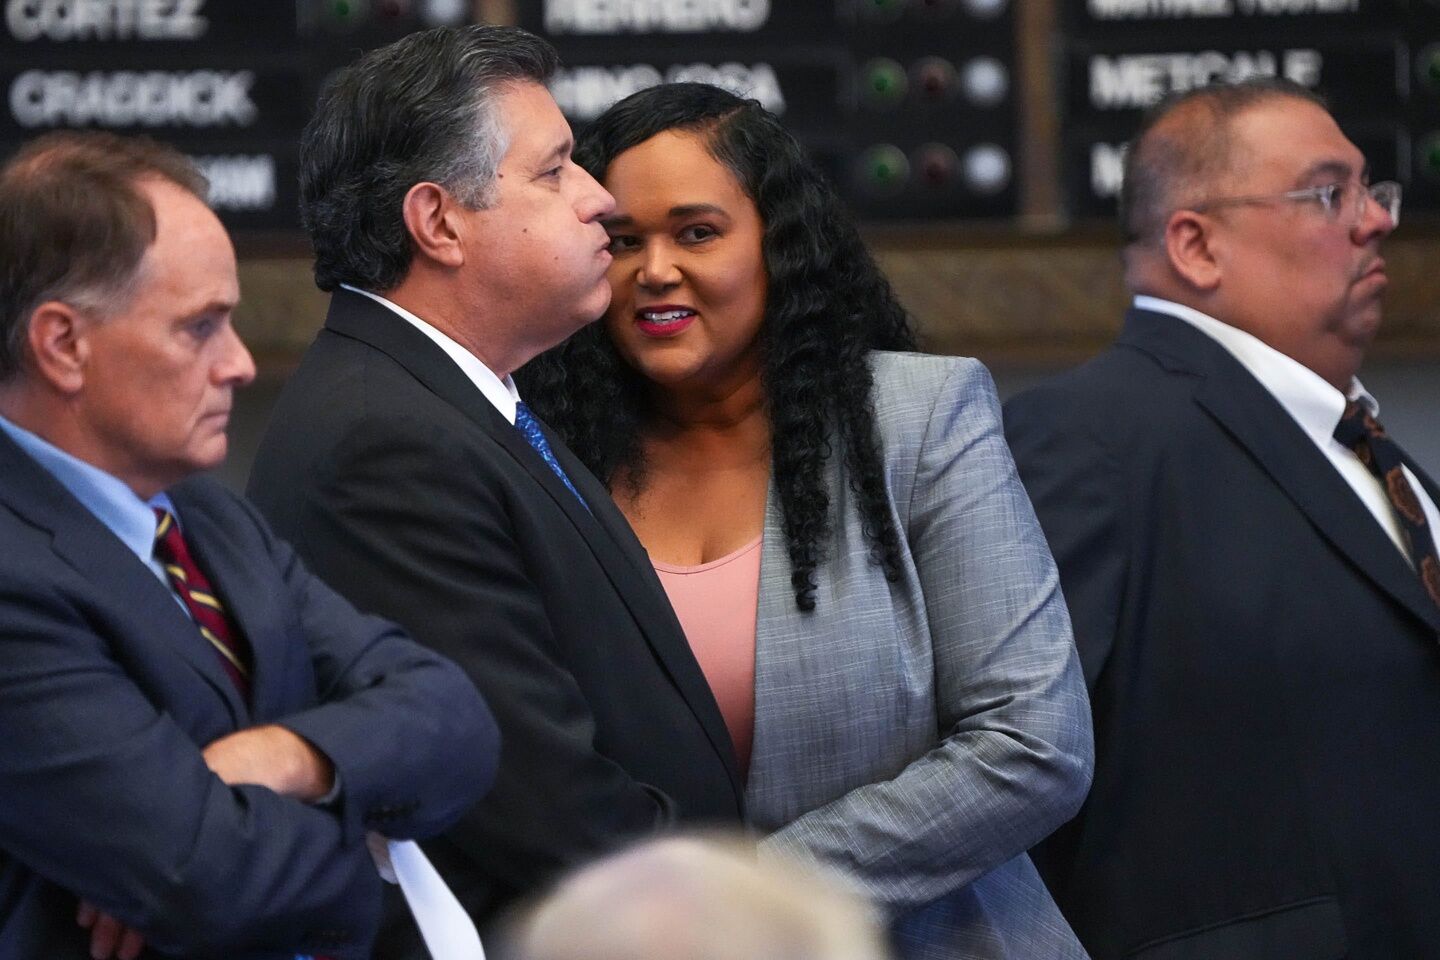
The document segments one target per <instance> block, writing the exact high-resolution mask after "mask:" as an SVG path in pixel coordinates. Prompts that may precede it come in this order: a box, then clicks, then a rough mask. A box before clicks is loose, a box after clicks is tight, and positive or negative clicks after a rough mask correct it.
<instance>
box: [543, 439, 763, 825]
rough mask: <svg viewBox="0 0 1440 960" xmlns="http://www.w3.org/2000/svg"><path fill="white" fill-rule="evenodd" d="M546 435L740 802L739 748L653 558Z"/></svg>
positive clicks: (610, 571) (601, 489)
mask: <svg viewBox="0 0 1440 960" xmlns="http://www.w3.org/2000/svg"><path fill="white" fill-rule="evenodd" d="M545 433H546V436H547V437H548V438H549V440H550V445H551V447H552V448H553V449H554V452H555V456H556V458H557V459H558V460H559V461H560V465H561V467H563V468H564V470H565V472H566V474H567V475H568V476H569V477H570V481H571V482H572V483H574V484H575V488H576V489H577V490H579V491H580V495H581V496H582V497H584V498H585V502H586V503H588V504H590V506H591V509H592V510H593V511H594V514H595V516H594V522H595V523H596V524H597V525H598V526H600V527H601V528H603V530H604V536H602V537H599V538H589V537H587V542H588V543H589V545H590V549H591V550H592V551H593V552H594V554H595V559H596V560H597V561H599V563H600V566H601V569H603V570H604V571H605V576H606V577H608V578H609V580H610V583H611V584H612V585H613V586H614V587H615V591H616V593H618V594H619V595H620V599H621V601H622V602H624V604H625V606H626V607H627V608H628V609H629V610H630V613H631V615H632V616H633V617H634V618H635V621H636V622H637V623H641V624H644V623H654V624H664V625H665V627H664V629H661V630H656V631H649V630H647V631H645V635H646V638H647V639H648V640H649V642H650V648H651V649H652V650H654V651H655V655H656V656H657V657H658V658H659V660H660V663H661V664H662V665H663V666H664V667H665V671H666V673H668V674H669V675H670V679H671V681H672V682H673V683H674V684H675V686H676V688H677V689H678V690H679V691H680V693H681V695H682V696H683V697H684V699H685V702H686V703H687V704H688V705H689V706H690V710H691V712H692V713H693V714H694V715H695V719H696V720H697V721H698V722H699V723H700V726H701V727H702V728H703V729H704V730H705V736H706V737H707V738H708V739H709V740H710V744H711V746H713V747H714V748H715V752H716V754H717V755H718V756H719V757H720V759H721V761H722V762H723V763H724V764H725V771H726V773H727V774H728V776H729V777H730V784H731V787H732V788H733V789H734V790H735V798H736V800H737V801H739V800H740V798H741V796H742V794H743V791H744V788H743V786H742V785H741V778H740V770H739V767H738V766H736V763H735V748H734V745H733V743H732V742H731V740H730V731H729V728H727V727H726V726H725V718H724V717H723V716H722V715H721V713H720V707H719V705H718V704H716V702H715V696H714V694H713V693H711V691H710V684H709V683H708V682H707V681H706V679H705V675H704V673H702V672H701V670H700V665H699V663H698V662H697V661H696V660H695V655H694V654H693V653H692V652H691V650H690V646H689V643H688V642H687V641H686V640H685V630H684V628H683V627H681V626H680V621H679V620H678V619H677V618H676V616H675V611H674V610H673V609H672V608H671V607H670V603H669V601H668V599H667V598H666V596H665V588H664V587H663V586H661V584H660V580H659V578H658V577H657V576H656V575H655V568H654V567H653V566H651V564H650V559H649V555H648V554H647V553H646V552H645V548H644V547H643V546H642V545H641V544H640V541H639V540H638V539H636V537H635V532H634V531H633V530H631V529H630V524H629V523H628V522H627V521H626V520H625V517H624V515H622V514H621V513H620V510H619V508H617V507H616V506H615V503H614V501H613V500H612V499H611V498H610V492H609V491H608V490H607V489H605V486H604V485H603V484H601V483H600V481H599V480H598V479H596V478H595V476H594V475H593V474H592V473H590V471H589V470H587V469H586V468H585V466H584V464H582V463H581V462H580V461H579V460H578V459H576V457H575V455H574V454H573V453H571V452H570V449H569V448H568V447H566V446H565V444H564V443H562V442H560V441H559V440H558V439H557V438H556V437H554V436H552V435H551V434H550V431H549V429H548V428H547V429H546V431H545ZM547 472H548V470H547ZM566 495H567V496H570V499H571V500H574V499H575V498H574V496H573V495H570V493H569V491H568V490H567V491H566Z"/></svg>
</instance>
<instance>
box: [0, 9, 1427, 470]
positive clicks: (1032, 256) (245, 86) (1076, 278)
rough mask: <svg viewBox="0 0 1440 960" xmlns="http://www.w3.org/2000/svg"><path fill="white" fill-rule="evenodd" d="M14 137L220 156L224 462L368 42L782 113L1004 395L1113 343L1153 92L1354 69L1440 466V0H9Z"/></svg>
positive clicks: (931, 311)
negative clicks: (518, 63) (1123, 210)
mask: <svg viewBox="0 0 1440 960" xmlns="http://www.w3.org/2000/svg"><path fill="white" fill-rule="evenodd" d="M0 7H3V19H0V88H3V89H4V91H5V94H6V97H5V101H4V106H3V107H0V153H9V152H10V151H11V150H12V149H13V148H14V147H15V146H17V145H18V144H19V143H21V142H23V141H24V140H25V139H26V138H28V137H31V136H35V135H37V134H39V133H42V132H44V131H46V130H50V129H55V128H59V127H100V128H105V129H111V130H116V131H120V132H135V133H148V134H150V135H152V136H156V137H158V138H161V139H165V140H168V141H171V142H174V143H175V144H177V145H178V146H180V147H181V148H182V149H184V150H186V151H187V152H188V153H190V154H191V155H192V156H194V157H196V159H197V160H198V161H199V163H200V164H201V166H202V168H204V169H205V170H206V172H207V174H208V175H209V176H210V178H211V182H212V198H211V199H212V203H213V204H214V205H215V206H216V208H217V210H219V212H220V213H221V215H222V217H223V218H224V219H225V220H226V222H227V224H228V225H229V226H230V228H231V230H232V232H233V233H234V235H235V237H236V242H237V247H238V249H239V251H240V254H241V260H242V262H241V282H242V290H243V294H244V303H243V305H242V307H241V310H240V312H239V314H238V316H237V324H238V325H239V327H240V329H241V332H242V335H244V336H245V338H246V340H247V342H248V343H250V345H251V346H252V348H253V349H254V350H255V352H256V355H257V359H258V360H259V362H260V369H261V376H260V379H259V381H258V382H257V383H256V384H255V385H254V386H253V387H252V388H250V389H249V390H247V391H246V392H245V393H244V394H243V395H242V396H241V397H240V398H239V402H238V408H237V415H236V420H235V424H234V428H233V434H234V444H233V454H232V458H231V462H230V463H229V464H228V465H227V467H226V469H225V471H224V475H225V477H226V478H227V479H228V480H230V481H232V482H235V483H237V484H239V483H241V482H243V477H244V475H245V473H246V471H247V469H248V462H249V457H250V455H251V453H252V452H253V449H254V444H255V442H256V440H257V439H258V436H259V434H260V431H261V430H262V429H263V426H264V423H265V421H266V418H267V417H268V413H269V408H270V404H271V403H272V402H273V399H274V397H275V395H276V393H277V392H278V390H279V389H280V387H281V385H282V384H283V382H284V378H285V376H286V375H287V373H288V372H289V370H291V369H292V368H293V366H294V364H295V362H296V361H297V359H298V357H299V354H300V353H301V352H302V351H303V349H304V347H305V346H306V344H308V343H309V341H310V339H311V338H312V337H313V336H314V332H315V331H316V330H317V329H318V327H319V325H320V323H321V321H322V319H323V315H324V309H325V301H326V298H325V297H324V296H323V295H321V294H320V293H319V292H318V291H317V290H316V289H315V288H314V286H313V284H312V283H311V280H310V273H309V260H308V257H309V251H308V247H307V245H306V243H305V241H304V239H303V236H302V234H301V232H300V230H299V227H298V220H297V217H296V212H295V207H296V186H295V180H296V157H295V149H296V141H297V137H298V133H299V130H300V128H301V126H302V125H303V124H304V122H305V119H306V117H307V116H308V113H309V110H310V107H311V104H312V103H313V102H314V98H315V95H316V92H317V91H318V89H319V86H320V84H321V83H322V82H323V80H324V78H325V76H326V75H327V74H328V73H329V72H330V71H331V70H333V69H334V68H335V67H336V66H338V65H340V64H343V63H346V62H348V61H349V60H351V59H353V57H354V56H355V54H356V53H357V52H358V51H359V50H362V49H366V48H369V47H372V46H376V45H379V44H382V43H386V42H389V41H390V40H393V39H395V38H397V37H399V36H402V35H403V34H405V33H407V32H409V31H412V30H416V29H423V28H425V27H427V26H430V25H433V24H438V23H465V22H490V23H509V24H518V25H521V26H524V27H526V28H528V29H531V30H534V31H536V32H538V33H541V34H543V35H545V36H547V37H549V38H550V39H551V40H552V42H554V43H555V45H556V46H557V47H558V48H559V49H560V51H561V55H562V57H563V59H564V61H565V69H564V70H563V71H562V72H561V74H560V75H559V76H558V77H557V78H556V80H555V83H554V84H553V85H552V89H553V92H554V93H555V95H556V99H557V100H558V101H559V102H560V104H561V106H562V108H563V109H564V110H565V111H566V113H567V115H568V116H569V117H570V119H571V121H572V123H573V124H575V125H577V126H579V125H582V124H583V123H584V122H585V121H586V120H587V119H588V118H591V117H593V116H595V115H596V114H597V113H598V112H600V111H601V110H603V109H604V107H605V106H607V105H608V104H609V103H611V102H613V101H614V100H615V99H618V98H619V97H621V96H623V95H625V94H627V93H629V92H631V91H633V90H635V89H639V88H640V87H643V86H647V85H650V84H653V83H657V82H661V81H662V80H667V79H700V80H706V81H709V82H715V83H720V84H722V85H725V86H728V87H731V88H732V89H735V90H737V91H738V92H742V93H746V94H747V95H750V96H754V97H756V98H757V99H759V100H761V101H762V102H764V103H765V104H766V105H767V106H768V107H770V108H771V109H772V110H774V111H775V112H776V113H778V114H779V115H780V116H781V117H782V119H784V121H785V122H786V124H787V125H788V126H789V127H790V128H791V129H792V130H794V131H795V133H796V134H797V136H799V137H800V138H801V139H802V141H803V142H805V143H806V145H807V146H808V147H809V148H810V149H811V151H812V153H813V154H814V156H815V157H816V159H817V160H818V161H819V162H820V163H821V165H822V166H823V167H824V168H825V169H826V170H827V171H828V172H829V174H830V175H831V177H832V179H833V180H834V182H835V183H836V185H837V187H838V188H839V189H840V190H841V192H842V193H843V194H844V195H845V196H846V198H847V200H848V201H849V202H850V204H851V206H852V207H853V209H854V210H855V211H856V213H857V215H858V216H859V217H860V219H861V221H862V223H863V224H864V227H865V231H866V234H867V237H868V238H869V240H870V242H871V244H872V246H873V248H874V249H875V251H876V253H877V256H878V257H879V259H880V261H881V262H882V264H883V266H884V267H885V269H886V271H887V273H888V274H889V275H890V277H891V279H892V280H893V282H894V284H895V286H896V289H897V290H898V291H899V293H900V295H901V297H902V299H903V300H904V301H905V303H906V305H907V306H908V307H909V309H910V310H911V311H912V313H913V314H914V315H915V317H916V319H917V321H918V323H919V326H920V329H921V331H922V334H923V336H924V339H925V343H926V346H927V348H928V349H930V350H933V351H935V352H942V353H963V354H969V355H973V356H978V357H980V358H981V359H982V360H984V361H986V363H987V364H989V366H990V367H991V369H992V371H993V372H994V374H995V377H996V381H997V383H998V384H999V387H1000V390H1001V393H1002V395H1009V394H1010V393H1013V392H1014V391H1016V390H1018V389H1022V388H1023V387H1025V386H1027V385H1029V384H1031V383H1034V382H1036V381H1037V380H1038V379H1041V378H1043V377H1044V376H1048V375H1050V374H1052V373H1054V372H1056V371H1059V370H1063V369H1065V368H1066V367H1068V366H1069V365H1072V364H1074V363H1076V362H1079V361H1081V360H1083V359H1084V358H1085V357H1087V356H1089V355H1091V354H1093V353H1094V352H1096V351H1097V350H1099V349H1100V348H1101V347H1103V346H1104V344H1105V343H1107V342H1108V341H1109V340H1110V338H1111V337H1112V336H1113V335H1114V333H1115V331H1116V330H1117V329H1118V327H1119V323H1120V318H1121V314H1122V312H1123V309H1124V306H1125V299H1124V297H1123V295H1122V291H1121V289H1120V283H1119V268H1118V260H1117V257H1116V246H1117V243H1118V234H1117V232H1116V231H1115V230H1114V229H1113V227H1112V226H1111V225H1110V218H1111V217H1112V216H1113V209H1114V195H1115V191H1116V189H1117V187H1118V173H1119V163H1120V160H1121V157H1122V155H1123V147H1124V142H1125V139H1126V138H1127V137H1128V135H1129V133H1130V131H1131V130H1133V128H1134V126H1135V123H1136V122H1137V120H1138V117H1139V115H1140V113H1141V112H1142V111H1143V109H1144V108H1145V107H1146V106H1148V105H1150V104H1151V103H1153V102H1155V101H1156V100H1157V99H1159V98H1160V97H1162V96H1164V95H1165V94H1166V93H1168V92H1170V91H1172V90H1182V89H1188V88H1190V87H1193V86H1196V85H1199V84H1202V83H1205V82H1207V81H1209V80H1211V79H1216V78H1230V79H1237V78H1240V77H1244V76H1249V75H1253V74H1280V75H1285V76H1288V77H1290V78H1291V79H1294V80H1296V81H1298V82H1300V83H1303V84H1305V85H1307V86H1310V87H1313V88H1316V89H1318V90H1320V91H1321V92H1323V93H1325V94H1326V95H1327V96H1328V97H1329V98H1330V102H1331V104H1332V106H1333V108H1334V110H1335V113H1336V116H1337V118H1338V119H1339V121H1340V123H1341V125H1342V127H1344V128H1345V130H1346V132H1347V133H1348V134H1349V135H1350V136H1351V138H1352V139H1354V140H1355V142H1356V143H1357V144H1359V145H1360V146H1361V148H1362V149H1364V150H1365V151H1366V154H1367V156H1368V157H1369V159H1370V162H1371V165H1372V175H1373V176H1374V178H1375V179H1392V178H1393V179H1398V180H1400V181H1401V182H1402V183H1403V184H1404V185H1405V201H1404V214H1403V218H1402V219H1403V223H1402V226H1401V228H1400V230H1399V231H1398V232H1397V233H1396V234H1395V235H1394V237H1393V238H1392V239H1391V241H1390V242H1389V244H1388V246H1387V249H1386V251H1385V255H1386V259H1387V261H1388V264H1389V272H1390V277H1391V285H1390V290H1389V295H1388V299H1387V322H1386V325H1385V328H1384V332H1383V334H1382V337H1381V339H1380V341H1379V342H1378V343H1377V345H1376V347H1375V349H1374V351H1373V352H1372V354H1371V357H1370V360H1369V362H1368V363H1367V365H1366V368H1365V369H1364V370H1363V371H1362V377H1363V379H1364V380H1365V382H1366V385H1367V386H1368V387H1369V388H1370V389H1371V391H1372V392H1373V393H1375V394H1376V396H1377V397H1378V398H1379V399H1380V402H1381V405H1382V411H1381V413H1382V417H1383V418H1384V420H1385V421H1386V423H1387V425H1388V426H1389V428H1390V430H1391V431H1392V432H1393V433H1394V434H1395V435H1396V436H1397V437H1399V438H1400V439H1401V440H1402V441H1403V442H1404V443H1405V445H1406V446H1407V448H1408V449H1410V450H1411V451H1412V452H1413V454H1414V455H1415V456H1416V458H1417V459H1419V460H1420V461H1421V462H1422V463H1423V464H1425V465H1426V466H1427V467H1428V468H1429V469H1430V470H1431V471H1432V472H1435V473H1440V427H1437V423H1440V416H1437V411H1440V0H244V2H242V0H0Z"/></svg>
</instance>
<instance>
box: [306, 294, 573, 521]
mask: <svg viewBox="0 0 1440 960" xmlns="http://www.w3.org/2000/svg"><path fill="white" fill-rule="evenodd" d="M325 327H326V329H328V330H333V331H334V332H336V333H339V334H341V335H343V336H346V337H350V338H352V339H355V340H359V341H361V342H363V343H366V344H369V345H370V346H371V347H374V348H375V349H376V350H379V351H380V352H382V353H384V354H385V355H386V356H388V357H389V358H390V359H391V360H394V361H395V362H396V363H398V364H399V365H400V366H402V367H404V368H405V369H406V370H407V371H409V373H410V375H411V376H413V377H414V378H415V379H416V380H419V381H420V382H421V383H422V384H424V385H425V388H426V389H427V390H429V391H430V392H431V393H433V394H435V395H436V396H437V397H439V398H440V399H441V400H444V401H445V402H446V403H447V404H449V405H450V406H452V407H454V408H455V409H456V410H459V411H460V412H461V413H463V414H464V415H465V416H466V417H467V418H469V419H470V420H471V421H472V422H473V423H474V424H475V425H476V426H478V427H479V428H480V429H482V430H484V431H485V432H486V433H487V434H489V436H490V438H491V439H493V440H494V441H495V442H496V443H498V444H500V446H501V447H503V448H504V449H505V451H506V452H507V453H509V454H510V456H511V458H512V459H514V461H515V462H516V463H517V464H519V465H520V467H521V468H523V469H524V470H525V471H526V472H527V473H529V474H530V477H531V479H533V480H534V481H535V483H536V484H537V485H538V486H539V487H540V488H541V489H542V490H544V491H545V492H546V493H548V494H549V495H550V499H552V500H554V501H555V504H556V506H558V507H559V508H560V509H561V510H562V511H564V513H565V515H566V516H568V517H569V518H570V520H571V522H572V523H574V524H575V525H576V526H577V527H579V528H580V530H581V531H582V532H585V531H587V530H588V529H590V528H591V526H592V525H593V523H594V520H593V518H592V517H591V516H590V514H589V512H588V511H586V509H585V507H584V506H582V505H581V504H580V503H578V502H577V501H576V500H575V495H574V494H572V493H571V492H570V491H569V490H568V489H567V488H566V486H565V484H564V483H563V482H561V480H560V478H559V477H557V476H556V475H555V472H554V471H553V470H551V469H550V467H549V465H548V464H546V463H545V461H544V459H542V458H541V457H540V455H539V454H538V453H536V452H535V451H534V450H533V449H532V448H531V447H530V444H529V443H527V442H526V440H525V437H524V436H523V435H522V434H521V433H520V431H519V430H517V429H515V426H514V425H513V424H511V423H510V422H509V421H507V420H506V419H505V418H504V417H503V416H501V415H500V411H498V410H496V409H495V407H494V405H492V404H491V403H490V401H489V400H487V399H486V398H485V395H484V394H483V393H481V392H480V390H479V388H478V387H476V386H475V384H474V383H472V382H471V381H470V378H469V377H467V376H465V373H464V371H462V370H461V369H460V368H459V367H458V366H456V364H455V361H453V360H451V359H450V358H449V357H448V356H446V354H445V351H444V350H441V349H440V347H439V346H437V345H436V344H435V342H434V341H432V340H431V339H430V338H429V337H427V336H425V334H423V333H421V332H420V331H419V330H416V329H415V328H414V327H413V326H411V325H410V324H409V323H407V322H405V320H404V319H403V318H401V317H399V316H397V315H396V314H395V313H394V312H393V311H391V310H390V309H388V308H387V307H385V306H383V305H382V304H379V303H376V302H375V301H373V300H371V299H370V298H369V297H362V296H360V295H359V294H356V293H351V292H349V291H347V290H340V291H337V292H336V293H335V296H334V299H333V300H332V301H331V303H330V313H329V315H328V316H327V317H326V318H325ZM547 435H548V434H547ZM566 469H567V472H568V471H569V468H568V467H567V468H566ZM571 479H572V480H573V479H574V477H573V475H572V477H571ZM586 499H587V500H588V499H589V497H588V496H587V497H586Z"/></svg>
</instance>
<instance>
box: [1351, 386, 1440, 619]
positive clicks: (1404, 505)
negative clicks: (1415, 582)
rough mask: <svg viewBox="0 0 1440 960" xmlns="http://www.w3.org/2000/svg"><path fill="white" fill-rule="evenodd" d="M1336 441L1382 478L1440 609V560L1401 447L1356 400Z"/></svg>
mask: <svg viewBox="0 0 1440 960" xmlns="http://www.w3.org/2000/svg"><path fill="white" fill-rule="evenodd" d="M1335 439H1336V440H1338V441H1340V442H1341V443H1342V444H1344V445H1345V446H1347V447H1349V448H1350V449H1351V450H1354V451H1355V456H1357V457H1359V458H1360V462H1361V463H1363V464H1365V466H1366V467H1368V468H1369V470H1370V472H1371V473H1373V474H1375V476H1376V477H1378V478H1379V479H1380V484H1381V486H1383V487H1384V488H1385V496H1386V497H1388V498H1389V500H1390V506H1391V508H1392V509H1393V510H1394V511H1395V518H1396V519H1397V520H1399V521H1400V530H1401V532H1402V533H1403V534H1404V540H1405V544H1406V546H1407V547H1408V552H1409V554H1410V560H1411V562H1413V563H1414V564H1415V570H1416V572H1417V573H1419V574H1420V582H1421V583H1422V584H1423V585H1424V586H1425V592H1426V593H1428V594H1429V595H1430V599H1431V600H1433V601H1435V605H1436V606H1440V557H1437V556H1436V555H1435V536H1434V533H1433V532H1432V531H1431V529H1430V524H1429V522H1428V521H1427V520H1426V518H1425V510H1424V508H1423V507H1422V506H1421V505H1420V498H1419V497H1418V496H1416V495H1415V488H1414V487H1413V486H1411V485H1410V480H1409V478H1408V477H1406V476H1405V471H1404V469H1403V465H1404V462H1405V460H1404V457H1403V456H1402V455H1401V453H1400V447H1399V446H1397V445H1396V443H1395V441H1394V440H1391V439H1390V436H1389V435H1388V434H1387V433H1386V432H1385V428H1384V427H1382V426H1380V422H1379V421H1378V420H1376V419H1375V418H1374V417H1372V416H1371V415H1370V413H1369V412H1368V411H1367V410H1366V409H1365V408H1364V407H1362V406H1361V405H1360V404H1359V403H1356V402H1355V401H1354V400H1352V401H1350V402H1349V403H1348V404H1346V405H1345V414H1344V416H1342V417H1341V418H1340V424H1339V426H1337V427H1336V428H1335Z"/></svg>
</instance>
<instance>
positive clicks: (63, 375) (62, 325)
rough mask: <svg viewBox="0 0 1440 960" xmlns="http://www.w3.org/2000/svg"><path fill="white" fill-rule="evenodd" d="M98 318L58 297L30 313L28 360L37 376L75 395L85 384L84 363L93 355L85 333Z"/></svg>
mask: <svg viewBox="0 0 1440 960" xmlns="http://www.w3.org/2000/svg"><path fill="white" fill-rule="evenodd" d="M94 324H95V321H94V320H93V319H91V318H89V317H86V316H84V315H82V314H81V313H80V311H78V310H76V309H75V308H74V307H72V306H70V304H68V303H61V302H60V301H59V300H47V301H45V302H44V303H42V304H40V306H38V307H36V308H35V310H34V311H33V312H32V313H31V314H30V320H29V326H28V327H27V328H26V337H25V342H26V343H27V344H28V345H29V347H30V356H29V357H27V358H26V361H27V362H28V363H30V364H33V365H34V370H35V375H36V376H38V377H39V378H40V379H41V380H44V381H45V382H46V383H48V384H49V385H50V386H51V387H52V388H53V389H54V390H56V391H57V392H59V393H61V394H64V395H65V396H74V395H75V394H77V393H79V392H80V389H81V388H82V387H83V386H84V385H85V366H86V362H87V361H88V360H89V358H90V341H89V339H88V338H87V337H86V333H87V332H88V331H89V330H90V329H91V328H92V327H93V326H94Z"/></svg>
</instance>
